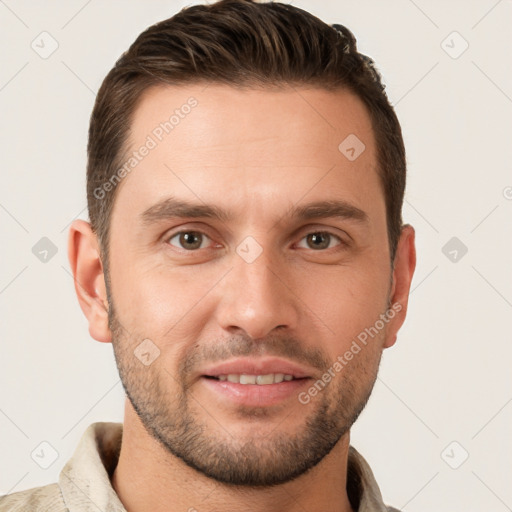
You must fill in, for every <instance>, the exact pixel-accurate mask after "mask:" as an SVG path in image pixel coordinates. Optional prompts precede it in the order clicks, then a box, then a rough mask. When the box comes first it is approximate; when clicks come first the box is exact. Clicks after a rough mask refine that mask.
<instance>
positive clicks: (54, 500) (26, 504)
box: [0, 484, 68, 512]
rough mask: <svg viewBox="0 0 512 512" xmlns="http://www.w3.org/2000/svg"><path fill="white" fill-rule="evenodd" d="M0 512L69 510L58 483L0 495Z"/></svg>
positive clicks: (64, 511)
mask: <svg viewBox="0 0 512 512" xmlns="http://www.w3.org/2000/svg"><path fill="white" fill-rule="evenodd" d="M0 512H68V509H67V507H66V505H65V503H64V499H63V498H62V494H61V492H60V488H59V485H58V484H49V485H45V486H42V487H33V488H32V489H27V490H25V491H19V492H14V493H12V494H5V495H4V496H0Z"/></svg>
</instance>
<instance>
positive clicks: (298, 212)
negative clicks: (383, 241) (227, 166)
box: [140, 197, 369, 225]
mask: <svg viewBox="0 0 512 512" xmlns="http://www.w3.org/2000/svg"><path fill="white" fill-rule="evenodd" d="M174 218H194V219H200V218H209V219H216V220H219V221H221V222H229V221H231V220H233V219H234V218H235V214H234V213H232V212H229V211H226V210H224V209H222V208H220V207H218V206H215V205H212V204H205V203H203V204H200V203H191V202H189V201H185V200H181V199H177V198H175V197H169V198H167V199H163V200H162V201H159V202H158V203H156V204H154V205H153V206H150V207H149V208H148V209H147V210H145V211H144V212H142V213H141V214H140V219H141V221H142V223H143V224H144V225H149V224H153V223H155V222H159V221H162V220H169V219H174ZM281 218H290V219H294V220H295V219H296V220H313V219H323V218H338V219H343V220H346V219H348V220H354V221H357V222H360V223H367V222H368V220H369V219H368V215H367V214H366V213H365V212H364V211H363V210H361V209H360V208H358V207H356V206H354V205H352V204H350V203H348V202H347V201H343V200H326V201H315V202H312V203H308V204H306V205H301V206H299V205H292V206H291V207H290V209H289V210H288V212H287V213H286V214H284V215H283V216H282V217H281Z"/></svg>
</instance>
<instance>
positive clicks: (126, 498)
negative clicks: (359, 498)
mask: <svg viewBox="0 0 512 512" xmlns="http://www.w3.org/2000/svg"><path fill="white" fill-rule="evenodd" d="M348 447H349V434H348V433H347V434H346V435H345V436H343V437H342V438H341V439H340V441H339V442H338V443H337V445H336V446H335V447H334V448H333V450H332V451H331V452H330V453H329V454H328V455H327V456H326V457H325V458H324V459H323V460H322V461H321V462H320V463H319V464H317V465H316V466H315V467H314V468H312V469H311V470H310V471H308V472H307V473H306V474H304V475H301V476H300V477H298V478H296V479H295V480H293V481H291V482H287V483H285V484H281V485H277V486H273V487H268V488H267V487H265V488H254V487H253V488H248V487H236V486H231V485H226V484H223V483H219V482H217V481H215V480H212V479H210V478H208V477H206V476H204V475H203V474H202V473H199V472H198V471H196V470H194V469H192V468H190V467H189V466H187V465H186V464H185V463H184V462H183V461H181V459H179V458H177V457H175V456H174V455H172V454H171V453H169V452H168V451H166V450H165V448H164V447H163V446H162V445H161V444H160V443H158V441H156V440H155V439H154V438H153V437H152V436H150V435H149V434H148V432H147V431H146V429H145V428H144V426H143V425H142V423H141V422H140V419H139V417H138V416H137V414H136V413H135V411H134V410H133V408H132V406H131V404H130V403H129V400H126V407H125V418H124V424H123V439H122V444H121V452H120V455H119V461H118V464H117V467H116V469H115V471H114V474H113V476H112V486H113V487H114V489H115V491H116V493H117V495H118V496H119V499H120V500H121V502H122V503H123V505H124V507H125V508H126V510H127V511H128V512H142V511H145V510H151V511H152V512H164V511H165V512H169V510H173V511H178V510H183V511H188V512H206V511H208V510H221V511H234V510H248V509H249V510H251V511H258V512H259V511H261V512H278V511H279V512H298V511H304V510H308V511H309V512H316V511H318V512H319V511H325V510H331V511H335V512H351V511H352V508H351V506H350V502H349V500H348V496H347V490H346V479H347V461H348ZM333 504H334V505H333Z"/></svg>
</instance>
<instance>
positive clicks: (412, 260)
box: [384, 224, 416, 348]
mask: <svg viewBox="0 0 512 512" xmlns="http://www.w3.org/2000/svg"><path fill="white" fill-rule="evenodd" d="M414 236H415V233H414V228H413V227H412V226H410V225H409V224H406V225H404V226H403V227H402V233H401V235H400V239H399V241H398V245H397V249H396V253H395V261H394V268H393V283H392V287H391V297H390V302H391V304H390V308H391V310H393V311H394V312H395V314H394V316H393V319H392V320H391V321H390V323H389V324H388V331H387V333H386V340H385V343H384V348H388V347H391V346H392V345H394V343H395V342H396V337H397V334H398V331H399V329H400V327H402V325H403V323H404V321H405V317H406V314H407V305H408V302H409V291H410V289H411V282H412V278H413V275H414V269H415V268H416V247H415V244H414Z"/></svg>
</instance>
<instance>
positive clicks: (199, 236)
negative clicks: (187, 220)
mask: <svg viewBox="0 0 512 512" xmlns="http://www.w3.org/2000/svg"><path fill="white" fill-rule="evenodd" d="M174 239H177V240H178V244H179V245H176V244H175V243H172V240H174ZM205 240H209V238H208V237H207V236H206V235H204V234H203V233H200V232H199V231H180V232H179V233H176V234H174V235H173V236H172V237H171V238H169V243H170V244H171V245H172V246H174V247H179V248H180V249H185V250H187V251H193V250H195V249H202V248H204V247H203V243H204V242H205Z"/></svg>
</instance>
